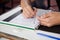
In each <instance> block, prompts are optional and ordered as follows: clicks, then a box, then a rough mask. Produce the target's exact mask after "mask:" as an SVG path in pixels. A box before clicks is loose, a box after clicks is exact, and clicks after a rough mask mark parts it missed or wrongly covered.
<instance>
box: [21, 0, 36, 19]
mask: <svg viewBox="0 0 60 40" xmlns="http://www.w3.org/2000/svg"><path fill="white" fill-rule="evenodd" d="M21 7H22V9H23V16H24V17H25V18H31V17H33V16H34V15H35V14H36V8H33V9H34V10H33V9H32V8H31V6H30V5H29V4H28V3H27V2H24V0H22V1H21Z"/></svg>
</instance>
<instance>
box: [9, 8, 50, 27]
mask: <svg viewBox="0 0 60 40" xmlns="http://www.w3.org/2000/svg"><path fill="white" fill-rule="evenodd" d="M47 12H51V10H43V9H38V11H37V14H36V15H37V16H41V15H42V14H45V13H47ZM10 22H11V23H15V24H18V25H20V26H24V27H29V28H35V27H37V26H38V25H39V24H40V23H39V21H38V20H37V18H36V17H34V18H28V19H26V18H24V16H23V15H22V14H20V15H18V16H17V17H16V18H14V19H13V20H11V21H10Z"/></svg>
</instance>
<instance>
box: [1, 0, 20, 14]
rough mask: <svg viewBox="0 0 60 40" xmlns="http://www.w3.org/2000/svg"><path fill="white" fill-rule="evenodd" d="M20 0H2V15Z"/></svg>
mask: <svg viewBox="0 0 60 40" xmlns="http://www.w3.org/2000/svg"><path fill="white" fill-rule="evenodd" d="M19 4H20V0H0V15H1V14H3V13H5V12H7V11H9V10H10V9H12V8H14V7H16V6H18V5H19Z"/></svg>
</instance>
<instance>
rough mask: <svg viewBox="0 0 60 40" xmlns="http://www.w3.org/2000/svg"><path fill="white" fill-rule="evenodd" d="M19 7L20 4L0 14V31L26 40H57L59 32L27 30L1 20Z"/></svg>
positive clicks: (18, 9) (59, 37) (59, 36)
mask: <svg viewBox="0 0 60 40" xmlns="http://www.w3.org/2000/svg"><path fill="white" fill-rule="evenodd" d="M21 9H22V8H21V7H20V6H17V7H16V8H14V9H12V10H11V11H9V12H7V13H5V14H3V15H1V16H0V32H3V33H6V34H9V35H13V36H17V37H22V38H25V39H27V40H57V39H59V40H60V34H57V33H52V32H47V31H42V30H34V29H33V30H28V29H24V28H19V27H16V26H14V25H10V24H12V23H9V22H4V21H2V20H4V19H6V18H8V17H9V16H11V15H13V14H15V13H16V12H18V11H20V10H21ZM1 22H2V24H1ZM5 23H9V24H8V25H6V24H5ZM39 33H40V34H39ZM41 33H42V34H43V35H42V34H41ZM44 34H46V35H44ZM47 35H48V36H47Z"/></svg>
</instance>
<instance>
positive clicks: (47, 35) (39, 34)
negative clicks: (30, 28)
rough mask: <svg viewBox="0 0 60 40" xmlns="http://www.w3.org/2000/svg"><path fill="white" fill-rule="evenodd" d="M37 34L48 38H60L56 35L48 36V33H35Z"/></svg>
mask: <svg viewBox="0 0 60 40" xmlns="http://www.w3.org/2000/svg"><path fill="white" fill-rule="evenodd" d="M37 35H41V36H45V37H48V38H52V39H56V40H60V38H57V37H54V36H50V35H47V34H43V33H37Z"/></svg>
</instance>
